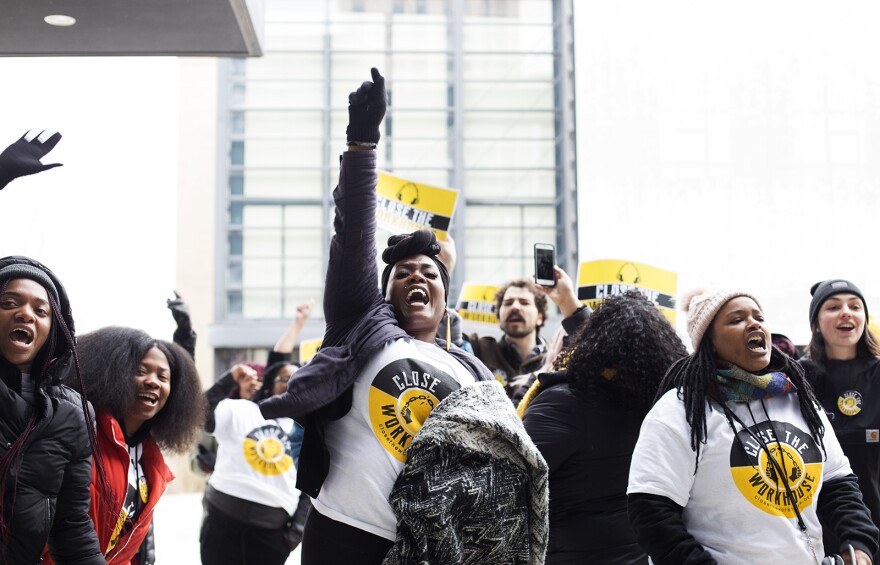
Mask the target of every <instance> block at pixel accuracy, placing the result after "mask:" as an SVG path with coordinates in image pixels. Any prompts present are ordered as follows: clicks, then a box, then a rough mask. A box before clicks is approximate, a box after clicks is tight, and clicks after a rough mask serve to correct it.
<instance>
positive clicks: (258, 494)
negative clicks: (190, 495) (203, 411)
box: [208, 399, 299, 515]
mask: <svg viewBox="0 0 880 565" xmlns="http://www.w3.org/2000/svg"><path fill="white" fill-rule="evenodd" d="M214 422H215V427H214V437H215V438H216V439H217V444H218V446H219V447H218V449H217V462H216V464H215V466H214V472H213V473H212V474H211V478H210V479H209V480H208V484H210V485H211V486H212V487H214V488H215V489H217V490H219V491H220V492H222V493H224V494H228V495H231V496H235V497H238V498H243V499H245V500H250V501H252V502H256V503H259V504H262V505H264V506H271V507H274V508H283V509H284V510H285V511H287V513H288V514H290V515H293V512H294V511H295V510H296V506H297V504H298V502H299V492H298V491H297V490H296V468H295V467H294V466H293V456H292V455H291V453H290V438H289V436H290V432H291V430H292V429H293V420H291V419H290V418H276V419H274V420H266V419H265V418H263V416H262V415H261V414H260V408H259V406H257V405H256V403H254V402H251V401H250V400H243V399H228V400H224V401H222V402H220V404H218V405H217V408H216V409H215V410H214Z"/></svg>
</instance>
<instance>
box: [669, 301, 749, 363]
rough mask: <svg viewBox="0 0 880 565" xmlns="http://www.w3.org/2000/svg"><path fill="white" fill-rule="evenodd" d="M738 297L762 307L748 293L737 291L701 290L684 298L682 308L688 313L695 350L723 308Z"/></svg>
mask: <svg viewBox="0 0 880 565" xmlns="http://www.w3.org/2000/svg"><path fill="white" fill-rule="evenodd" d="M738 296H746V297H748V298H751V299H752V300H754V301H755V304H757V305H758V308H760V307H761V303H760V302H758V299H757V298H755V297H754V296H752V295H751V294H749V293H747V292H740V291H736V290H720V289H712V290H702V289H700V290H694V291H692V292H689V293H687V294H685V295H684V296H682V298H681V307H682V309H683V310H684V311H685V312H687V330H688V335H689V336H691V343H693V344H694V350H696V349H698V348H699V347H700V342H701V341H702V340H703V336H704V335H706V330H707V329H709V325H710V324H711V323H712V320H714V319H715V315H716V314H718V310H721V307H722V306H724V305H725V304H727V302H728V301H730V300H731V299H733V298H736V297H738Z"/></svg>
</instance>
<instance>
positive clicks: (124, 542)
mask: <svg viewBox="0 0 880 565" xmlns="http://www.w3.org/2000/svg"><path fill="white" fill-rule="evenodd" d="M95 420H96V425H97V428H98V446H99V447H100V450H101V457H102V458H103V459H104V472H105V473H106V474H107V481H108V482H109V483H110V487H111V491H112V492H113V497H114V499H115V500H116V502H117V504H118V505H119V508H118V509H116V510H115V511H114V514H118V513H119V512H120V511H121V510H122V504H123V503H124V501H125V493H126V491H127V490H128V467H129V465H131V459H130V458H129V455H128V446H127V445H126V444H125V435H124V434H123V432H122V428H121V427H120V426H119V423H118V422H117V421H116V418H114V417H113V416H111V415H110V414H108V413H107V412H104V411H103V410H98V411H97V413H96V415H95ZM141 445H142V446H143V450H144V451H143V455H142V456H141V467H143V470H144V476H145V477H146V479H147V485H148V487H149V497H148V498H147V502H146V504H144V506H143V507H142V508H141V509H140V511H139V512H138V514H137V518H136V519H135V523H134V526H133V527H132V529H131V532H130V533H129V534H128V535H125V536H123V537H122V538H120V539H119V541H118V543H117V544H116V547H114V548H113V551H110V552H109V553H107V548H108V546H109V545H110V536H111V535H112V534H113V529H112V526H111V525H110V524H109V523H108V519H107V510H106V508H105V507H104V501H103V500H102V499H101V495H100V494H99V493H98V490H97V489H96V488H95V484H96V481H97V480H98V479H97V468H96V467H95V466H93V467H92V484H91V485H90V487H89V489H90V490H91V494H92V504H91V507H90V508H89V515H90V516H91V517H92V522H94V523H95V524H96V530H97V532H98V543H99V544H100V547H101V551H102V552H104V553H105V555H104V557H106V559H107V563H108V564H112V565H129V564H130V563H131V560H132V559H133V558H134V557H135V555H137V552H138V549H140V546H141V543H143V541H144V538H145V537H146V536H147V530H148V529H149V527H150V522H151V521H152V519H153V509H154V508H155V507H156V502H157V501H158V500H159V498H160V497H161V496H162V493H164V492H165V488H166V487H167V486H168V483H170V482H171V481H173V480H174V475H173V474H172V473H171V469H169V468H168V465H166V464H165V458H164V457H163V456H162V452H161V451H159V446H158V445H156V442H155V441H154V440H153V438H152V437H147V439H145V440H144V441H143V443H142V444H141ZM43 563H47V564H50V565H54V563H53V561H52V560H51V559H50V558H49V556H48V553H44V555H43Z"/></svg>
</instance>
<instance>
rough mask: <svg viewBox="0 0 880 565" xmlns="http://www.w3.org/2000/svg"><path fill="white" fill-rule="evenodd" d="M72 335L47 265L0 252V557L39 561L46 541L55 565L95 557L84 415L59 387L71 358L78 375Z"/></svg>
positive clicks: (90, 430) (80, 564)
mask: <svg viewBox="0 0 880 565" xmlns="http://www.w3.org/2000/svg"><path fill="white" fill-rule="evenodd" d="M73 336H74V326H73V317H72V315H71V309H70V302H69V301H68V298H67V293H66V292H65V291H64V287H63V286H62V285H61V282H60V281H59V280H58V279H57V278H56V277H55V275H54V274H53V273H52V271H50V270H49V269H48V268H46V267H45V266H44V265H42V264H41V263H39V262H37V261H34V260H33V259H29V258H27V257H4V258H2V259H0V492H2V493H3V494H2V497H0V563H10V564H12V563H15V564H17V563H39V561H40V555H41V554H42V553H43V549H44V548H45V547H46V544H47V543H48V547H49V553H50V554H51V555H52V557H53V558H54V559H55V561H56V562H57V563H59V564H70V563H76V564H77V565H98V564H101V563H104V559H103V557H102V556H101V552H100V550H99V548H98V538H97V536H96V535H95V531H94V527H93V526H92V521H91V519H90V518H89V496H90V495H89V483H90V482H91V480H92V462H91V455H92V452H93V451H94V450H95V446H96V445H97V441H96V438H95V434H94V422H93V419H92V414H91V413H90V411H89V410H88V409H87V408H86V407H87V403H86V402H85V400H84V399H83V398H82V397H81V396H80V395H79V394H77V393H76V392H74V391H73V390H71V389H69V388H67V387H66V386H62V385H60V384H59V380H60V377H61V376H63V374H64V373H65V372H66V371H69V370H71V365H72V366H73V367H72V368H73V370H74V371H73V372H75V374H76V377H77V378H79V368H78V366H77V364H76V363H75V348H74V337H73ZM72 360H73V361H74V362H71V361H72ZM80 382H81V381H80ZM96 469H98V471H99V472H100V470H101V469H102V467H101V466H100V463H96ZM98 496H100V493H98Z"/></svg>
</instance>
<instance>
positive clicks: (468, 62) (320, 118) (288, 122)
mask: <svg viewBox="0 0 880 565" xmlns="http://www.w3.org/2000/svg"><path fill="white" fill-rule="evenodd" d="M562 1H566V0H555V1H554V0H494V1H492V0H484V1H477V0H455V1H433V0H396V1H395V0H309V1H301V0H266V13H265V20H266V28H265V32H266V33H265V43H264V45H263V48H264V53H265V55H264V56H263V57H262V58H258V59H247V60H229V61H227V62H225V64H224V67H225V69H224V72H223V73H222V74H223V77H224V78H223V79H222V80H223V85H224V86H225V89H226V90H225V93H224V96H221V101H222V100H224V99H225V104H224V105H222V109H223V111H224V112H225V117H226V120H225V122H226V123H225V124H223V126H224V127H223V128H222V131H221V136H222V139H221V142H222V144H223V147H225V148H226V149H227V151H226V153H225V154H226V156H227V159H226V162H225V175H224V176H223V179H224V180H223V187H222V190H221V193H222V198H221V201H220V203H219V205H220V206H221V207H222V210H223V214H222V215H221V216H222V217H223V219H224V222H221V223H222V225H221V227H220V228H219V229H220V230H221V231H222V237H223V238H224V240H225V244H226V245H225V249H223V250H222V252H221V253H220V257H221V260H222V263H223V265H225V269H224V271H225V275H224V276H223V277H221V278H222V281H221V284H222V285H223V288H221V289H218V290H219V291H220V293H221V294H222V295H223V296H224V297H225V300H224V301H223V306H222V311H220V312H218V321H220V322H221V323H222V321H223V320H230V321H232V320H236V319H242V318H246V319H278V318H289V317H291V316H292V314H293V311H294V307H295V305H296V304H297V303H299V302H302V301H304V300H307V299H309V298H314V299H316V300H318V302H319V303H320V300H321V298H322V292H323V275H324V269H325V266H326V261H327V253H328V250H327V248H328V244H329V238H330V234H331V229H332V208H333V204H332V198H331V192H332V190H333V186H334V184H335V180H336V175H337V173H338V155H339V153H340V152H341V151H342V150H344V147H345V126H346V124H347V120H348V116H347V111H346V108H345V104H346V98H347V95H348V93H349V92H350V91H351V90H353V89H354V88H356V86H357V85H358V84H359V83H360V82H362V81H363V80H366V79H368V78H369V69H370V67H373V66H375V67H378V68H379V69H380V70H381V71H382V72H383V74H384V75H385V76H386V77H387V88H388V93H389V97H390V103H391V104H390V106H389V110H388V113H387V116H386V120H385V122H384V124H383V132H382V140H381V141H380V147H379V166H380V167H381V168H382V169H384V170H387V171H389V172H392V173H394V174H397V175H400V176H404V177H407V178H410V179H412V180H415V181H418V182H424V183H428V184H435V185H440V186H446V187H451V188H455V189H459V190H460V191H461V195H460V198H459V205H458V208H457V211H456V215H455V218H454V220H453V227H452V233H453V235H454V237H455V238H456V241H457V244H458V249H459V265H458V266H457V268H456V272H455V273H454V276H453V283H454V289H453V292H454V294H453V296H457V289H458V288H459V287H460V285H461V283H463V282H465V281H473V282H484V283H490V284H491V283H500V282H502V281H503V280H505V279H509V278H513V277H519V276H528V275H530V274H531V273H532V270H533V269H532V260H531V257H532V245H533V244H534V243H535V242H538V241H541V242H554V243H556V244H557V246H563V247H564V246H566V245H568V246H571V245H573V243H572V242H567V241H561V240H560V238H561V237H564V236H563V235H561V234H563V231H562V230H560V229H559V225H560V222H565V221H570V222H573V221H574V219H573V217H572V216H573V215H574V214H575V210H574V209H572V210H570V211H566V210H565V209H564V206H563V199H562V198H560V194H561V193H562V192H563V191H564V189H565V187H564V186H563V185H565V184H566V183H567V184H569V185H571V186H573V182H574V181H573V178H568V177H567V176H566V175H567V173H566V170H567V167H566V161H567V160H573V155H570V154H567V153H566V151H567V150H563V146H564V144H562V142H561V140H562V139H563V138H564V137H565V135H566V132H568V131H570V130H572V129H573V126H572V124H571V123H566V122H568V121H571V118H573V114H572V115H570V118H569V117H567V116H569V114H566V113H564V112H562V111H561V105H563V104H565V102H564V101H565V100H569V99H572V98H573V95H572V93H570V92H569V93H566V92H560V88H561V85H563V84H571V81H562V80H560V75H561V73H563V72H565V71H564V70H563V69H565V68H566V62H565V60H564V59H565V58H566V57H570V56H571V55H570V52H569V48H568V46H566V45H565V42H561V41H560V29H561V28H562V27H563V26H566V25H569V22H567V21H564V20H565V18H564V17H562V16H560V14H564V13H570V3H571V0H567V5H568V6H569V9H568V10H567V11H566V10H565V9H561V7H562V4H561V2H562ZM560 45H562V47H560ZM569 63H570V61H569ZM569 66H570V65H569ZM566 88H568V87H566ZM572 208H573V207H572ZM567 216H568V219H566V217H567ZM387 235H388V234H384V233H380V234H379V240H380V242H384V239H385V238H386V237H387ZM572 266H573V265H572ZM318 310H319V311H320V308H318ZM319 315H320V313H319V312H318V316H319Z"/></svg>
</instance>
